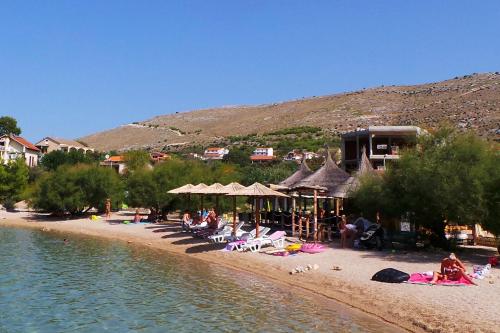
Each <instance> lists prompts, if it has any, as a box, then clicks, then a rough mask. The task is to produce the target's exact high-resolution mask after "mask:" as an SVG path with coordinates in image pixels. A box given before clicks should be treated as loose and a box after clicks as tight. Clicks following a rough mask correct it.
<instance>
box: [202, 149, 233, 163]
mask: <svg viewBox="0 0 500 333" xmlns="http://www.w3.org/2000/svg"><path fill="white" fill-rule="evenodd" d="M227 154H229V149H227V148H217V147H215V148H207V149H205V152H204V153H203V158H202V159H203V160H222V159H223V158H224V156H226V155H227Z"/></svg>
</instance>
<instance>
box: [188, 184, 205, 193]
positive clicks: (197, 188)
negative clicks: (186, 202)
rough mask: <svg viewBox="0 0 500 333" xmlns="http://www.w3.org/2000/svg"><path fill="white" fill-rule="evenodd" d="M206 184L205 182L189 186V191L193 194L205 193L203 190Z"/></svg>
mask: <svg viewBox="0 0 500 333" xmlns="http://www.w3.org/2000/svg"><path fill="white" fill-rule="evenodd" d="M207 187H208V186H207V185H206V184H203V183H200V184H198V185H195V186H193V187H192V188H191V193H193V194H206V193H205V192H204V191H205V189H206V188H207Z"/></svg>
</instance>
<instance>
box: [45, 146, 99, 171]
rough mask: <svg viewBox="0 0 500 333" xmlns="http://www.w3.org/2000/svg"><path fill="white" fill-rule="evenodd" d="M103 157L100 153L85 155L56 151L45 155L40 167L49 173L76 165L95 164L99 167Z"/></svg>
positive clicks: (77, 151)
mask: <svg viewBox="0 0 500 333" xmlns="http://www.w3.org/2000/svg"><path fill="white" fill-rule="evenodd" d="M100 158H101V156H100V155H99V154H98V153H92V152H87V153H84V152H82V151H79V150H72V151H69V152H64V151H62V150H54V151H51V152H50V153H47V154H45V155H44V156H43V157H42V159H41V161H40V165H41V166H42V167H43V168H44V169H45V170H49V171H54V170H56V169H57V168H58V167H60V166H61V165H76V164H95V165H97V163H98V161H99V160H100Z"/></svg>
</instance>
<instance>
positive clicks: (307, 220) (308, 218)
mask: <svg viewBox="0 0 500 333" xmlns="http://www.w3.org/2000/svg"><path fill="white" fill-rule="evenodd" d="M310 222H311V215H307V217H306V241H307V240H308V239H309V224H310Z"/></svg>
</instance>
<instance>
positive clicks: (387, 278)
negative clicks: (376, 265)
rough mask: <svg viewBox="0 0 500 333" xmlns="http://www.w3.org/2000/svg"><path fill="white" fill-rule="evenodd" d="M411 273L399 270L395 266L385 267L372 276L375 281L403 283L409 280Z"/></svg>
mask: <svg viewBox="0 0 500 333" xmlns="http://www.w3.org/2000/svg"><path fill="white" fill-rule="evenodd" d="M409 278H410V275H408V274H407V273H405V272H401V271H398V270H397V269H394V268H386V269H383V270H381V271H379V272H377V273H375V275H373V276H372V280H373V281H379V282H387V283H401V282H405V281H408V279H409Z"/></svg>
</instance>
